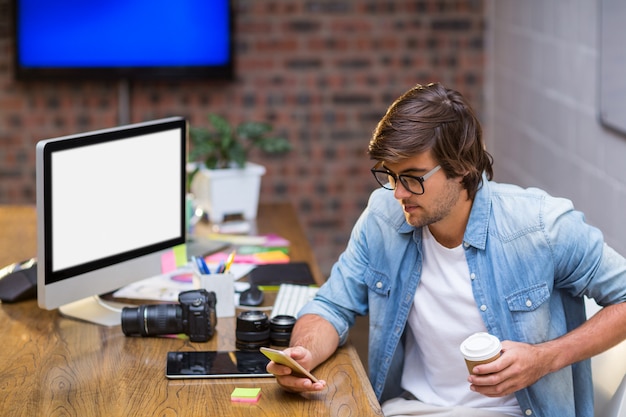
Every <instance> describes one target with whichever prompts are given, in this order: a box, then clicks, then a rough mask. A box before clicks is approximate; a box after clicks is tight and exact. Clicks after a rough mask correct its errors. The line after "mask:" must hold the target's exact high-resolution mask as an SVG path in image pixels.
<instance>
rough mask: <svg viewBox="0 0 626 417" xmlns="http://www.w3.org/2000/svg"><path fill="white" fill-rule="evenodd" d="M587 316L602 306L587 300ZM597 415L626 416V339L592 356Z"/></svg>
mask: <svg viewBox="0 0 626 417" xmlns="http://www.w3.org/2000/svg"><path fill="white" fill-rule="evenodd" d="M585 305H586V307H587V317H588V318H589V317H591V316H593V315H594V314H595V313H597V312H598V311H599V310H600V309H601V307H599V306H598V305H597V304H596V303H595V302H594V301H593V300H588V299H586V300H585ZM591 369H592V372H593V391H594V401H595V415H596V417H626V341H623V342H622V343H620V344H619V345H617V346H615V347H613V348H611V349H609V350H607V351H606V352H604V353H601V354H600V355H597V356H594V357H593V358H591Z"/></svg>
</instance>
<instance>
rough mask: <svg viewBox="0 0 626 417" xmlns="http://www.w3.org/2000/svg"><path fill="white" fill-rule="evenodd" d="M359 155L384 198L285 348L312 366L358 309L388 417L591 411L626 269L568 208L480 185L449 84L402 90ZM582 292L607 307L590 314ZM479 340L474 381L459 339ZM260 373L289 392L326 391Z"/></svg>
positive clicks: (624, 332) (484, 164)
mask: <svg viewBox="0 0 626 417" xmlns="http://www.w3.org/2000/svg"><path fill="white" fill-rule="evenodd" d="M369 154H370V157H371V158H372V159H373V160H375V161H376V165H375V167H374V168H373V169H372V172H373V173H374V175H375V177H376V179H377V180H378V181H379V183H380V184H381V186H382V187H383V189H379V190H376V191H374V192H373V193H372V195H371V198H370V201H369V203H368V206H367V208H366V209H365V211H364V212H363V214H362V215H361V217H360V218H359V220H358V221H357V223H356V225H355V227H354V229H353V231H352V235H351V237H350V241H349V243H348V246H347V248H346V250H345V252H344V253H343V254H342V255H341V256H340V258H339V260H338V261H337V263H336V264H335V265H334V266H333V269H332V272H331V275H330V277H329V279H328V281H327V283H326V284H325V285H324V286H323V287H322V288H320V290H319V292H318V294H317V296H316V298H315V299H314V300H313V301H312V302H310V303H309V304H307V305H306V306H305V307H304V308H303V310H302V311H301V312H300V317H299V319H298V321H297V324H296V326H295V328H294V330H293V333H292V339H291V347H290V348H289V349H288V350H287V352H288V353H289V354H290V355H291V356H292V357H293V358H294V359H296V360H297V361H298V362H300V363H301V364H302V365H303V366H304V367H305V368H307V369H313V368H314V367H315V366H317V365H319V364H320V363H322V362H323V361H325V360H326V359H327V358H328V357H330V356H331V355H332V354H333V352H334V351H335V350H336V348H337V347H338V346H339V345H340V344H342V343H344V342H345V341H346V337H347V334H348V329H349V328H350V326H351V325H352V324H353V323H354V320H355V316H356V315H365V314H369V319H370V335H369V337H370V339H369V363H370V370H369V375H370V379H371V382H372V386H373V388H374V391H375V393H376V395H377V397H378V399H379V401H381V403H382V404H383V412H384V413H385V415H386V416H400V415H436V416H541V417H544V416H547V417H565V416H576V417H581V416H592V415H593V394H592V382H591V371H590V361H589V360H588V359H589V358H590V357H592V356H594V355H596V354H598V353H601V352H603V351H604V350H606V349H608V348H610V347H612V346H614V345H616V344H617V343H619V342H620V341H621V340H623V339H624V338H626V303H624V301H626V260H625V259H624V258H623V257H622V256H620V255H618V254H617V253H616V252H615V251H613V250H612V249H611V248H609V247H608V246H607V245H606V244H604V241H603V237H602V234H601V233H600V231H598V230H597V229H595V228H593V227H591V226H589V225H587V224H586V223H585V222H584V218H583V215H582V214H581V213H580V212H577V211H575V210H574V209H573V207H572V205H571V202H569V201H568V200H565V199H559V198H554V197H551V196H549V195H548V194H546V193H545V192H543V191H541V190H538V189H526V190H525V189H521V188H519V187H516V186H513V185H507V184H498V183H495V182H493V181H491V178H492V175H493V171H492V160H491V156H490V155H489V154H488V153H487V152H486V151H485V149H484V145H483V141H482V133H481V127H480V124H479V122H478V120H477V119H476V117H475V115H474V113H473V111H472V109H471V108H470V106H469V105H468V104H467V103H466V102H465V100H464V98H463V97H462V96H461V95H460V94H459V93H458V92H456V91H453V90H450V89H446V88H444V87H443V86H441V85H439V84H430V85H427V86H421V85H417V86H415V87H414V88H412V89H410V90H409V91H408V92H406V93H405V94H404V95H402V96H401V97H400V98H399V99H398V100H397V101H396V102H395V103H393V104H392V105H391V107H390V108H389V110H388V111H387V113H386V115H385V116H384V117H383V119H382V120H381V121H380V123H379V124H378V127H377V129H376V131H375V132H374V135H373V138H372V140H371V142H370V144H369ZM389 190H391V191H389ZM394 200H396V201H394ZM585 295H586V296H588V297H591V298H594V299H595V300H596V301H597V302H598V303H599V304H601V305H603V306H605V307H604V308H603V309H602V310H601V311H600V312H599V313H597V314H596V315H594V316H593V317H592V318H591V319H589V320H588V321H585V319H586V316H585V309H584V304H583V298H582V297H583V296H585ZM481 331H482V332H488V333H490V334H492V335H495V336H497V337H498V338H499V339H500V340H501V341H502V353H501V356H500V358H499V359H497V360H495V361H493V362H491V363H488V364H483V365H478V366H476V367H474V369H473V373H474V374H473V375H471V376H469V375H468V372H467V368H466V367H465V363H464V361H463V358H462V356H461V354H460V351H459V345H460V343H461V342H462V341H463V340H464V339H465V338H466V337H467V336H469V335H471V334H472V333H475V332H481ZM268 370H269V371H270V372H272V373H274V374H275V375H276V376H277V380H278V382H279V384H281V385H282V386H283V387H284V388H285V389H287V390H290V391H296V392H302V391H316V390H322V389H324V386H325V383H324V382H323V381H322V382H320V383H315V384H313V383H312V382H311V381H309V380H307V379H301V378H296V377H294V376H291V375H290V374H289V373H290V371H289V369H288V368H286V367H282V366H280V365H278V364H275V363H273V362H272V363H270V364H269V365H268Z"/></svg>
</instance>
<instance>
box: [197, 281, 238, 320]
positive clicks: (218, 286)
mask: <svg viewBox="0 0 626 417" xmlns="http://www.w3.org/2000/svg"><path fill="white" fill-rule="evenodd" d="M234 283H235V276H234V275H233V274H231V273H225V274H201V275H198V274H194V275H193V286H194V288H196V289H201V288H204V289H205V290H207V291H213V292H214V293H215V297H216V298H217V304H216V306H215V314H216V315H217V317H235V284H234Z"/></svg>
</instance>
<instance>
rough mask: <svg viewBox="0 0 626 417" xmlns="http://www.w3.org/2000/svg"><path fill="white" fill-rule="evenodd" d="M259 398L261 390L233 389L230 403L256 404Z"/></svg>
mask: <svg viewBox="0 0 626 417" xmlns="http://www.w3.org/2000/svg"><path fill="white" fill-rule="evenodd" d="M259 398H261V388H235V389H234V390H233V392H232V393H231V394H230V400H231V401H232V402H240V403H256V402H258V401H259Z"/></svg>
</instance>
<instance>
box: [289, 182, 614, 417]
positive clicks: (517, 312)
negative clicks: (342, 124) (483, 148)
mask: <svg viewBox="0 0 626 417" xmlns="http://www.w3.org/2000/svg"><path fill="white" fill-rule="evenodd" d="M421 236H422V233H421V229H419V228H414V227H412V226H411V225H409V224H408V223H406V221H405V218H404V214H403V212H402V208H401V206H400V204H399V203H398V202H397V201H396V200H395V199H394V196H393V192H390V191H388V190H384V189H378V190H376V191H374V192H373V193H372V195H371V197H370V200H369V203H368V206H367V208H366V209H365V211H364V212H363V213H362V215H361V216H360V218H359V219H358V221H357V223H356V224H355V226H354V229H353V230H352V234H351V238H350V241H349V243H348V246H347V248H346V250H345V251H344V253H342V254H341V256H340V257H339V260H338V261H337V262H336V263H335V265H334V266H333V268H332V271H331V275H330V277H329V278H328V281H327V282H326V284H324V285H323V286H322V288H320V290H319V291H318V294H317V296H316V297H315V299H314V300H313V301H311V302H309V303H308V304H307V305H306V306H305V307H304V308H303V309H302V311H301V312H300V315H303V314H317V315H319V316H321V317H323V318H325V319H326V320H328V321H329V322H330V323H331V324H332V325H333V326H334V327H335V329H336V330H337V332H338V334H339V338H340V343H345V341H346V339H347V336H348V330H349V328H350V327H351V326H352V325H353V324H354V321H355V317H356V315H366V314H369V320H370V325H369V332H370V334H369V364H370V365H369V368H370V369H369V378H370V381H371V383H372V386H373V389H374V392H375V393H376V396H377V398H378V400H379V401H380V402H381V403H382V402H383V401H385V400H387V399H389V398H392V397H394V396H397V395H399V394H400V393H401V387H400V377H401V372H402V362H403V360H404V343H403V337H404V333H405V327H406V322H407V317H408V314H409V310H410V308H411V304H412V303H413V296H414V294H415V291H416V288H417V286H418V284H419V281H420V274H421V270H422V242H421V240H422V238H421ZM463 247H464V248H465V256H466V259H467V263H468V266H469V271H470V276H469V277H468V278H469V279H471V282H472V289H473V293H474V299H475V300H476V307H477V308H478V310H479V311H480V314H481V316H482V319H483V322H484V324H485V326H486V327H487V329H488V331H489V333H491V334H493V335H495V336H498V337H499V338H500V340H513V341H519V342H526V343H532V344H536V343H541V342H545V341H548V340H551V339H554V338H557V337H559V336H561V335H563V334H565V333H567V332H569V331H570V330H573V329H574V328H576V327H578V326H579V325H580V324H581V323H582V322H583V321H585V319H586V314H585V307H584V301H583V298H582V297H583V295H586V296H588V297H590V298H593V299H595V300H596V302H597V303H598V304H600V305H603V306H604V305H609V304H615V303H619V302H623V301H626V260H625V259H624V258H623V257H622V256H620V255H619V254H617V253H616V252H615V251H614V250H612V249H611V248H610V247H608V246H607V245H606V244H605V243H604V240H603V236H602V234H601V232H600V231H599V230H598V229H596V228H593V227H591V226H589V225H588V224H586V223H585V221H584V216H583V215H582V213H580V212H578V211H575V210H574V208H573V206H572V204H571V202H570V201H569V200H566V199H561V198H554V197H551V196H549V195H548V194H547V193H545V192H544V191H541V190H538V189H532V188H531V189H522V188H519V187H517V186H514V185H508V184H498V183H495V182H489V181H487V180H486V178H483V185H482V187H481V188H480V190H479V191H478V193H477V195H476V197H475V199H474V203H473V206H472V210H471V213H470V218H469V221H468V224H467V228H466V230H465V235H464V240H463ZM468 389H469V388H468ZM516 397H517V400H518V402H519V404H520V407H521V409H522V412H523V413H524V414H525V415H532V416H540V417H568V416H572V417H583V416H593V387H592V381H591V366H590V361H589V360H586V361H582V362H579V363H576V364H573V365H572V366H567V367H565V368H563V369H561V370H559V371H556V372H553V373H550V374H548V375H546V376H544V377H543V378H542V379H540V380H539V381H537V382H536V383H535V384H533V385H532V386H530V387H528V388H525V389H523V390H520V391H518V392H517V393H516Z"/></svg>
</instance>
